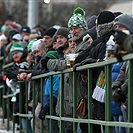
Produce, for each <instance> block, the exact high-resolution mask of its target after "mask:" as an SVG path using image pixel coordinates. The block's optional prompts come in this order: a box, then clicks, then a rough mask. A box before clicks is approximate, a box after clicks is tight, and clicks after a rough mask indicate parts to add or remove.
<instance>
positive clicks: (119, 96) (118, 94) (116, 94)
mask: <svg viewBox="0 0 133 133" xmlns="http://www.w3.org/2000/svg"><path fill="white" fill-rule="evenodd" d="M112 97H113V99H114V101H115V102H116V103H121V102H125V101H126V98H127V97H126V95H125V94H124V93H123V92H122V90H121V88H115V89H114V90H113V92H112Z"/></svg>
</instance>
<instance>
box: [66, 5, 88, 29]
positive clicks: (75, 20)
mask: <svg viewBox="0 0 133 133" xmlns="http://www.w3.org/2000/svg"><path fill="white" fill-rule="evenodd" d="M71 27H79V28H84V29H87V22H86V20H85V11H84V10H83V9H82V8H80V7H77V8H76V9H75V10H74V12H73V15H72V17H71V18H70V19H69V21H68V28H71Z"/></svg>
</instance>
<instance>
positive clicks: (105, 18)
mask: <svg viewBox="0 0 133 133" xmlns="http://www.w3.org/2000/svg"><path fill="white" fill-rule="evenodd" d="M114 19H115V15H114V14H113V13H112V12H110V11H102V12H100V14H99V15H98V18H97V20H96V23H97V24H105V23H110V22H112V21H113V20H114Z"/></svg>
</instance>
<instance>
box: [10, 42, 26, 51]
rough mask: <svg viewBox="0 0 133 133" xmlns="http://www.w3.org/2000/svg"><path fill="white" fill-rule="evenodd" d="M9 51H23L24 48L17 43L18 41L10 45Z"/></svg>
mask: <svg viewBox="0 0 133 133" xmlns="http://www.w3.org/2000/svg"><path fill="white" fill-rule="evenodd" d="M10 52H11V53H12V52H22V53H23V52H24V49H23V47H22V46H21V45H20V44H19V43H18V42H15V43H14V44H13V45H12V47H11V49H10Z"/></svg>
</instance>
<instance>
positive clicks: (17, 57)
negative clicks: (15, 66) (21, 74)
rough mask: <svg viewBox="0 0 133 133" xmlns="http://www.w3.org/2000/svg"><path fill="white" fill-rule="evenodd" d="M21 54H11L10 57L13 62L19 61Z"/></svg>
mask: <svg viewBox="0 0 133 133" xmlns="http://www.w3.org/2000/svg"><path fill="white" fill-rule="evenodd" d="M22 55H23V53H22V52H12V57H13V60H14V61H15V62H17V61H19V60H20V59H21V57H22Z"/></svg>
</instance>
